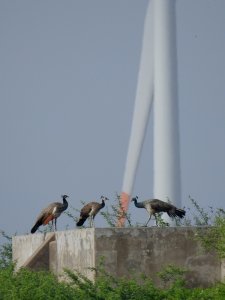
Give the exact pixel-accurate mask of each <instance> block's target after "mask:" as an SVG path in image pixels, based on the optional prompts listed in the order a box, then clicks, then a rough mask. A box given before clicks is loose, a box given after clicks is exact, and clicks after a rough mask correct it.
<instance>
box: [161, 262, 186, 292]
mask: <svg viewBox="0 0 225 300" xmlns="http://www.w3.org/2000/svg"><path fill="white" fill-rule="evenodd" d="M185 273H186V270H184V269H182V268H180V267H177V266H174V265H168V266H167V267H165V268H164V269H163V270H162V271H161V272H159V273H158V276H159V278H160V279H161V280H162V282H163V284H164V287H169V286H172V285H175V284H176V285H178V284H180V285H181V286H184V283H185V280H184V275H185Z"/></svg>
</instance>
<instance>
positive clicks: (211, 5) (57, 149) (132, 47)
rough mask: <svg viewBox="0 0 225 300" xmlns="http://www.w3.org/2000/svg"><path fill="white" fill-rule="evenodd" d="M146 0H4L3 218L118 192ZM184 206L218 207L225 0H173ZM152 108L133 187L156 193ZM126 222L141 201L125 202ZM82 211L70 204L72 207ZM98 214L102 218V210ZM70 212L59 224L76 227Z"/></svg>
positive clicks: (142, 216)
mask: <svg viewBox="0 0 225 300" xmlns="http://www.w3.org/2000/svg"><path fill="white" fill-rule="evenodd" d="M147 5H148V1H147V0H138V1H137V0H123V1H121V0H114V1H112V0H111V1H110V0H95V1H91V0H64V1H62V0H61V1H60V0H47V1H46V0H39V1H34V0H32V1H31V0H20V1H14V0H13V1H7V0H1V1H0V39H1V42H0V66H1V69H0V76H1V78H0V138H1V147H0V166H1V167H0V201H1V208H0V229H1V230H4V231H5V232H6V233H8V234H10V235H11V234H14V233H17V234H19V235H20V234H26V233H29V232H30V229H31V227H32V225H33V223H34V221H35V220H36V217H37V215H38V214H39V212H40V211H41V209H43V208H44V207H46V206H47V205H48V204H49V203H51V202H53V201H60V200H61V198H60V196H61V195H62V194H67V195H69V199H68V200H69V210H71V207H73V208H76V209H80V208H81V207H82V204H81V201H85V202H90V201H99V199H100V197H101V195H105V196H107V197H108V198H109V199H110V200H109V202H108V203H107V206H108V207H110V205H111V204H114V201H115V198H116V194H119V193H120V192H121V188H122V181H123V174H124V167H125V161H126V155H127V149H128V142H129V136H130V129H131V122H132V114H133V108H134V101H135V94H136V85H137V76H138V69H139V61H140V53H141V43H142V35H143V25H144V18H145V12H146V8H147ZM176 9H177V10H176V13H177V20H176V22H177V55H178V56H177V62H178V87H179V90H178V97H179V132H180V156H181V183H182V186H181V188H182V199H181V200H182V206H186V207H190V201H189V195H190V196H191V197H192V198H194V199H195V200H196V201H197V202H198V203H199V204H200V206H202V207H206V208H207V207H209V206H213V207H215V208H216V207H222V208H225V204H224V203H225V202H224V196H225V182H224V178H225V135H224V133H225V84H224V79H225V36H224V32H225V18H224V11H225V1H224V0H198V1H196V0H188V1H186V0H177V7H176ZM152 132H153V120H152V116H151V118H150V120H149V124H148V131H147V135H146V139H145V143H144V146H143V151H142V155H141V160H140V164H139V168H138V173H137V176H136V182H135V186H134V193H133V195H134V196H136V195H138V196H139V199H140V200H145V199H148V198H151V197H152V195H153V161H152V156H153V153H152V151H153V146H152V142H153V140H152ZM129 212H130V213H131V216H132V220H133V221H134V222H141V221H143V220H146V221H147V219H148V215H147V212H146V211H145V210H142V209H137V208H135V207H134V206H133V205H132V204H131V205H130V208H129ZM76 214H77V215H78V213H76ZM95 224H96V226H97V227H98V226H101V227H103V226H108V225H107V224H106V222H105V220H104V219H103V217H102V216H100V215H99V216H97V217H96V222H95ZM74 226H75V225H74V223H73V222H72V221H71V219H70V218H68V216H66V215H62V216H61V217H60V218H59V220H58V228H59V229H60V230H63V229H65V228H71V229H72V228H74Z"/></svg>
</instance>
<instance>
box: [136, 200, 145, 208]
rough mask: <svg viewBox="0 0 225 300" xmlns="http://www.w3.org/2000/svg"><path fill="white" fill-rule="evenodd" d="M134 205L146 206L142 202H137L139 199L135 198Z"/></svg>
mask: <svg viewBox="0 0 225 300" xmlns="http://www.w3.org/2000/svg"><path fill="white" fill-rule="evenodd" d="M134 205H135V206H136V207H138V208H144V206H143V204H142V203H141V202H137V199H135V200H134Z"/></svg>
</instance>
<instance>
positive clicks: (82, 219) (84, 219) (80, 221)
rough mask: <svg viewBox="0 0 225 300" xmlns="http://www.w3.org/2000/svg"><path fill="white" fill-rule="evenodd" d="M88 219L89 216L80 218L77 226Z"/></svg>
mask: <svg viewBox="0 0 225 300" xmlns="http://www.w3.org/2000/svg"><path fill="white" fill-rule="evenodd" d="M86 220H87V218H84V217H83V218H80V219H79V221H78V222H77V226H82V225H83V224H84V222H85V221H86Z"/></svg>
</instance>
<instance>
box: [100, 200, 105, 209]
mask: <svg viewBox="0 0 225 300" xmlns="http://www.w3.org/2000/svg"><path fill="white" fill-rule="evenodd" d="M104 206H105V200H102V203H101V208H103V207H104Z"/></svg>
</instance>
